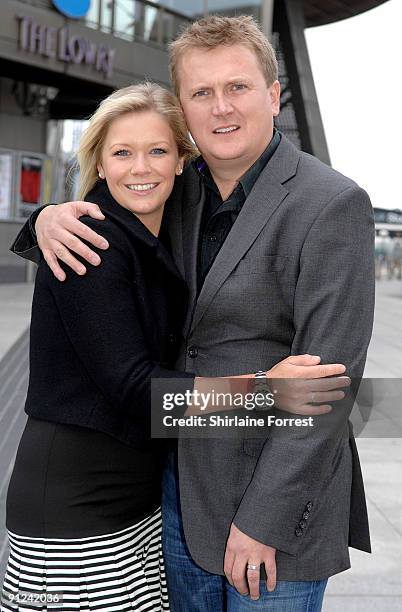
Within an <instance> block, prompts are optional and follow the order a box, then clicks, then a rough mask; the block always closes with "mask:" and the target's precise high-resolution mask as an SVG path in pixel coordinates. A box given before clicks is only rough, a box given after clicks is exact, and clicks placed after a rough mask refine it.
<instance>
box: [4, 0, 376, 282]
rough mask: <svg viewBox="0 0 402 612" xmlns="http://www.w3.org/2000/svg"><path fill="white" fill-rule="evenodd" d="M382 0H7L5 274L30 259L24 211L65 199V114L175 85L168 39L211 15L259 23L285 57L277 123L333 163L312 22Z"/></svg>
mask: <svg viewBox="0 0 402 612" xmlns="http://www.w3.org/2000/svg"><path fill="white" fill-rule="evenodd" d="M381 1H382V0H380V2H379V1H378V0H376V1H375V0H350V1H349V2H346V0H345V1H343V0H191V2H190V1H188V0H159V1H157V0H155V1H151V0H2V2H1V8H0V16H1V19H0V282H1V281H3V282H4V281H12V280H23V278H24V275H25V269H24V263H23V262H22V261H18V259H17V258H15V256H13V255H11V254H10V253H8V246H9V244H10V243H11V241H12V239H13V237H14V236H15V234H16V233H17V231H18V229H19V227H20V226H21V224H22V223H23V221H24V219H26V218H27V217H28V216H29V215H30V214H31V212H32V211H33V210H34V209H35V207H37V206H39V205H40V204H41V203H42V202H49V201H60V200H62V199H64V197H66V192H65V191H64V184H65V180H66V168H65V166H66V160H65V155H64V154H63V139H62V136H63V121H64V120H68V119H70V120H77V119H79V120H81V119H85V118H87V117H88V116H89V115H90V114H91V113H92V112H93V110H94V109H95V108H96V106H97V104H98V103H99V101H100V100H101V99H102V98H103V97H105V96H106V95H108V94H109V93H110V92H111V91H113V90H114V89H116V88H119V87H123V86H126V85H128V84H130V83H136V82H138V81H142V80H143V79H150V80H152V81H156V82H158V83H160V84H162V85H165V86H169V78H168V66H167V65H168V60H167V44H168V43H169V42H170V41H171V40H172V39H174V38H175V37H176V36H177V33H178V32H179V31H180V30H181V29H182V28H183V27H184V26H185V25H186V24H187V23H188V22H189V21H191V20H192V19H195V18H198V17H201V16H203V15H206V14H209V13H219V14H226V15H235V14H251V15H253V16H254V17H256V18H257V19H258V20H259V21H260V23H261V26H262V29H263V31H264V33H265V34H266V35H267V36H269V37H270V39H271V40H272V43H273V45H274V47H275V49H276V52H277V55H278V59H279V68H280V80H281V85H282V96H281V108H282V110H281V114H280V116H279V117H278V119H277V127H278V128H279V129H281V130H282V131H283V132H285V133H286V134H287V136H288V137H289V138H290V139H291V140H292V141H293V142H294V143H295V144H296V146H298V147H299V148H301V149H303V150H305V151H307V152H310V153H312V154H314V155H316V156H317V157H319V158H320V159H322V160H323V161H324V162H327V163H329V161H330V160H329V155H328V149H327V145H326V141H325V135H324V129H323V125H322V121H321V116H320V112H319V107H318V102H317V96H316V93H315V88H314V82H313V77H312V73H311V67H310V62H309V57H308V52H307V47H306V42H305V38H304V28H305V26H312V25H317V24H322V23H327V22H330V21H334V20H336V19H338V18H344V17H347V16H349V15H352V14H356V13H357V12H360V11H362V10H365V9H367V8H371V6H372V5H375V4H379V3H381ZM72 131H73V135H74V125H73V128H72ZM76 140H77V139H75V140H74V138H73V145H72V147H71V148H72V150H74V147H75V146H76ZM67 194H68V192H67Z"/></svg>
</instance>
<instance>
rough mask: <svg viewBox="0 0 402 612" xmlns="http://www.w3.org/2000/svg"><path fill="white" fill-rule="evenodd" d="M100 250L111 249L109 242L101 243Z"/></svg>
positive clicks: (103, 241)
mask: <svg viewBox="0 0 402 612" xmlns="http://www.w3.org/2000/svg"><path fill="white" fill-rule="evenodd" d="M100 248H101V249H108V248H109V243H108V242H107V240H102V242H101V243H100Z"/></svg>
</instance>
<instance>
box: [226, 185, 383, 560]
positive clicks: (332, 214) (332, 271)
mask: <svg viewBox="0 0 402 612" xmlns="http://www.w3.org/2000/svg"><path fill="white" fill-rule="evenodd" d="M373 313H374V222H373V211H372V206H371V203H370V200H369V198H368V196H367V194H366V193H365V192H364V191H363V190H362V189H360V188H358V187H351V188H348V189H346V190H345V191H343V192H342V193H340V194H338V195H337V196H336V197H335V198H334V199H333V200H332V201H331V202H329V203H328V204H327V206H326V207H325V208H324V210H323V211H322V213H321V214H320V215H319V217H318V218H317V219H316V221H315V223H314V224H313V226H312V227H311V229H310V231H309V233H308V235H307V237H306V240H305V243H304V246H303V250H302V253H301V258H300V274H299V278H298V283H297V288H296V293H295V302H294V325H295V336H294V341H293V344H292V347H291V352H292V354H299V353H310V354H313V355H320V356H321V358H322V363H331V362H338V363H339V362H340V363H344V364H345V365H346V373H347V374H348V375H349V376H353V377H361V376H362V374H363V369H364V364H365V358H366V353H367V348H368V344H369V341H370V337H371V332H372V324H373ZM349 407H350V406H348V404H346V405H345V409H343V410H339V409H338V405H337V407H336V408H335V409H334V410H333V411H332V413H331V415H330V416H326V417H322V418H325V419H331V418H333V419H334V420H333V422H331V421H330V425H331V427H330V428H329V429H328V430H326V431H325V432H324V430H322V431H321V433H319V434H318V435H311V433H310V432H303V433H302V434H300V432H298V431H291V430H289V431H288V433H287V435H286V436H285V435H283V434H282V435H276V433H275V430H274V431H272V432H271V435H270V438H269V439H268V440H267V442H266V443H265V446H264V448H263V450H262V453H261V455H260V458H259V460H258V463H257V465H256V468H255V471H254V474H253V478H252V480H251V482H250V484H249V486H248V488H247V490H246V492H245V494H244V496H243V498H242V501H241V503H240V505H239V507H238V509H237V512H236V515H235V517H234V521H233V523H234V525H235V527H236V528H237V529H238V531H240V533H241V534H243V535H245V536H248V537H249V538H251V539H252V541H257V542H259V543H261V544H263V545H265V546H266V547H268V548H269V547H275V548H276V549H280V550H282V551H284V552H286V553H288V554H291V555H294V554H297V551H298V550H299V548H300V546H301V545H302V541H303V537H302V536H303V535H304V532H302V533H299V532H298V531H297V525H298V522H299V521H300V519H301V517H302V516H303V514H304V513H305V512H306V507H310V506H311V509H310V510H309V511H308V513H309V515H310V514H311V517H310V516H309V520H308V522H307V528H308V527H309V526H311V524H312V522H313V521H314V504H315V500H316V499H317V496H318V494H319V491H320V488H321V487H322V485H323V483H324V482H325V479H326V478H327V477H328V475H329V468H330V466H331V464H332V463H333V460H334V456H335V453H336V450H337V448H338V446H339V441H340V438H341V437H342V436H344V435H345V431H347V427H346V425H347V418H348V413H349ZM320 418H321V417H320ZM273 466H275V467H276V468H277V469H272V467H273ZM235 536H236V537H235ZM240 540H241V538H240ZM233 542H234V544H233ZM239 547H241V548H242V555H243V558H244V555H246V554H247V545H245V544H244V538H243V540H242V541H241V542H240V544H239V533H237V532H236V533H235V535H234V536H233V535H232V532H231V534H230V536H229V539H228V545H227V555H228V551H229V555H230V563H229V564H228V565H229V566H231V567H236V555H237V551H238V550H239ZM251 548H252V546H251V544H250V549H251ZM272 551H274V548H272V549H271V558H272Z"/></svg>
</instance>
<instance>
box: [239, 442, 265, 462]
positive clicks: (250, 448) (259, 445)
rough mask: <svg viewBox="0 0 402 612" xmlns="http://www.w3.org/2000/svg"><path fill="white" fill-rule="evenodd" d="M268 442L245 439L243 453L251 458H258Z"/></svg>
mask: <svg viewBox="0 0 402 612" xmlns="http://www.w3.org/2000/svg"><path fill="white" fill-rule="evenodd" d="M266 441H267V439H266V438H245V439H244V440H243V452H244V453H246V455H250V457H256V458H258V457H259V456H260V454H261V451H262V449H263V447H264V444H265V442H266Z"/></svg>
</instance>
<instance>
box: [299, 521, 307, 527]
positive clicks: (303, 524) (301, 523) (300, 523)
mask: <svg viewBox="0 0 402 612" xmlns="http://www.w3.org/2000/svg"><path fill="white" fill-rule="evenodd" d="M306 525H307V523H306V521H300V522H299V527H300V529H304V528H305V527H306Z"/></svg>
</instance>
